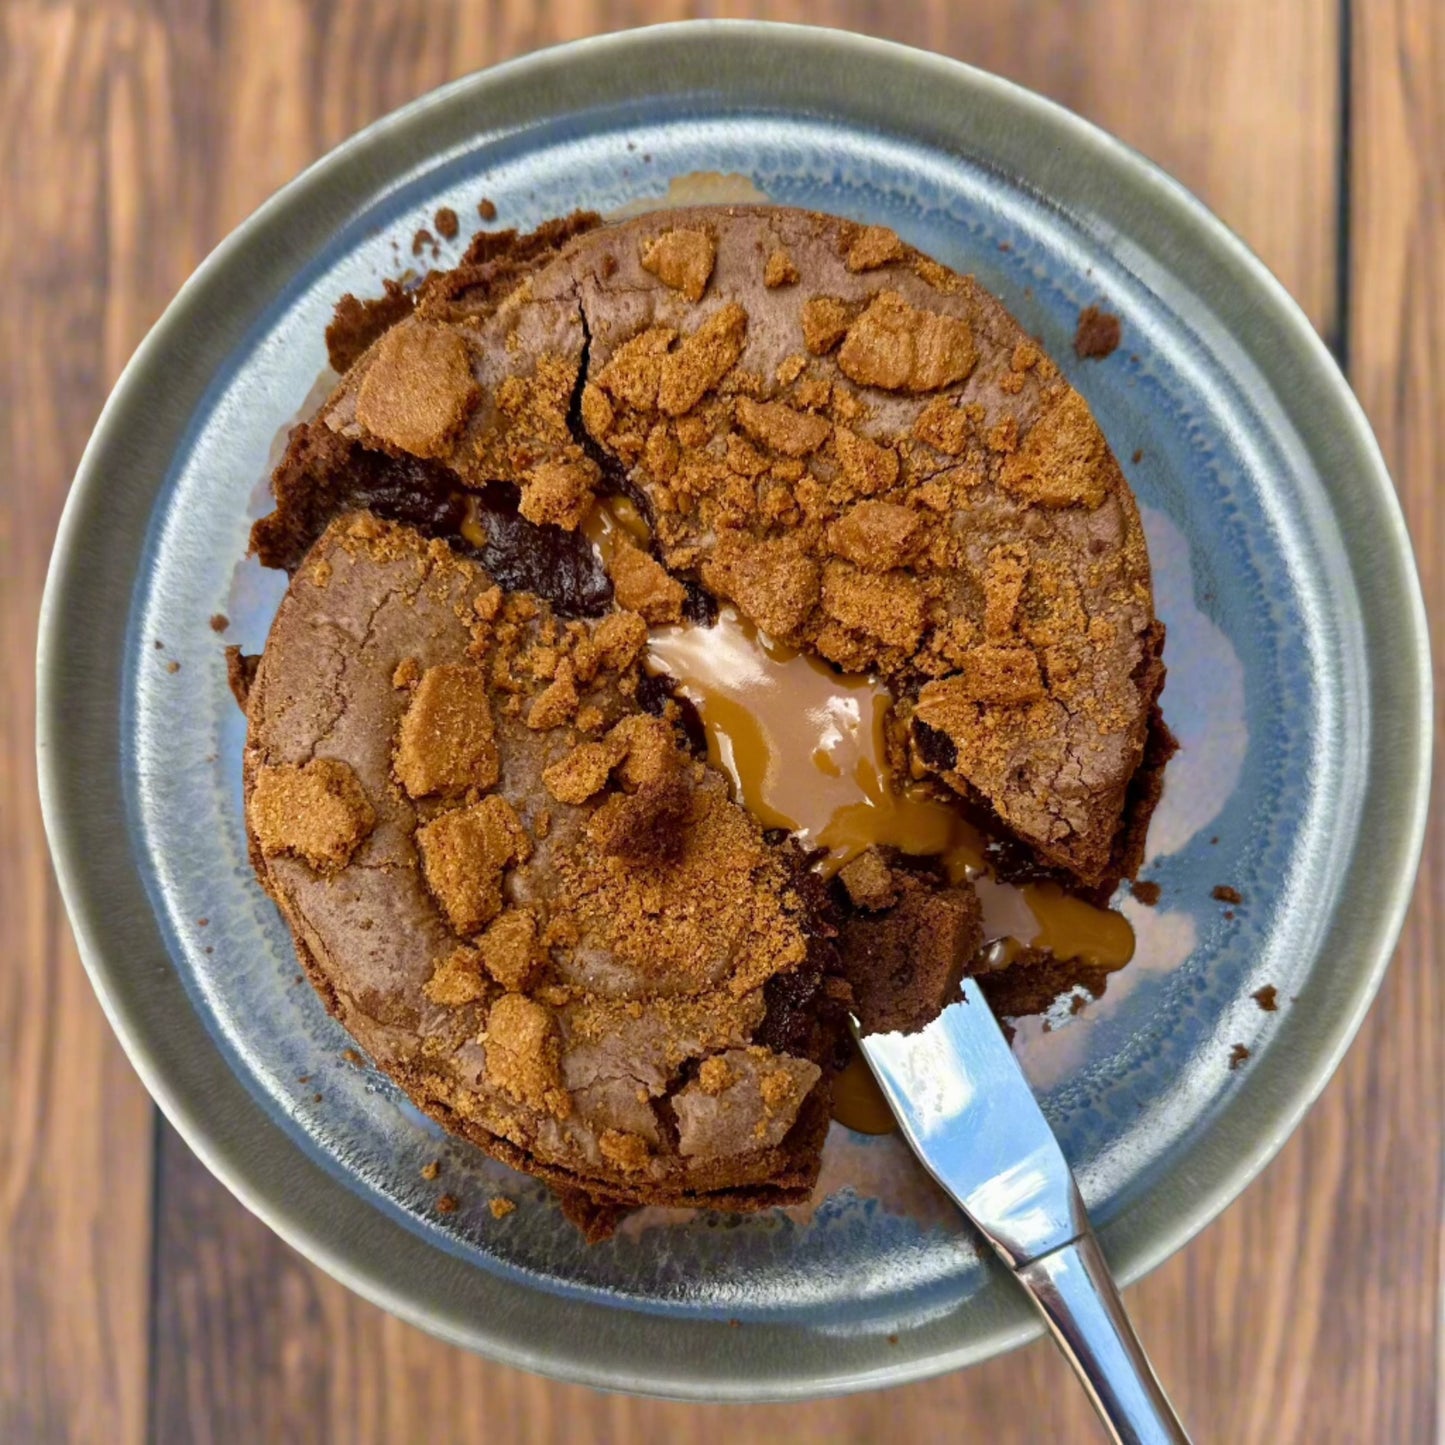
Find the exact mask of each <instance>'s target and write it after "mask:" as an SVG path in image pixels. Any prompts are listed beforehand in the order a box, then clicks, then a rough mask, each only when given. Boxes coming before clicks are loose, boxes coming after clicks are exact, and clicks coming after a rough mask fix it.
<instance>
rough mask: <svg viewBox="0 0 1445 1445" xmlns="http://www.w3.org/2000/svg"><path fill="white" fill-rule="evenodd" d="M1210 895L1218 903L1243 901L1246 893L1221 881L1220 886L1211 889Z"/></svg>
mask: <svg viewBox="0 0 1445 1445" xmlns="http://www.w3.org/2000/svg"><path fill="white" fill-rule="evenodd" d="M1209 896H1210V897H1211V898H1212V899H1214V901H1215V902H1216V903H1236V904H1237V903H1243V902H1244V895H1243V894H1242V893H1240V891H1239V889H1238V888H1231V887H1230V886H1229V884H1227V883H1221V884H1219V886H1218V887H1216V888H1212V889H1210V892H1209Z"/></svg>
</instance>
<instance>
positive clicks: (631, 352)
mask: <svg viewBox="0 0 1445 1445" xmlns="http://www.w3.org/2000/svg"><path fill="white" fill-rule="evenodd" d="M676 340H677V332H676V331H674V330H673V329H672V328H671V327H670V326H650V327H649V328H648V329H647V330H646V331H641V332H639V333H638V334H637V335H636V336H634V337H632V338H631V339H630V340H627V341H624V342H623V343H622V345H621V346H619V347H618V348H617V350H616V351H614V352H613V353H612V355H611V357H610V358H609V359H608V361H607V364H606V365H605V366H604V367H602V369H601V370H600V371H598V372H597V376H596V384H597V386H598V387H599V388H600V389H601V390H602V391H604V392H606V393H607V394H608V395H610V396H613V397H616V399H617V400H618V401H621V402H625V403H626V404H627V405H628V406H632V407H636V408H637V410H638V411H651V410H652V409H653V408H654V407H656V405H657V390H658V387H659V386H661V384H662V361H663V357H664V356H666V355H667V351H668V348H669V347H670V346H671V345H672V343H673V342H674V341H676ZM599 440H600V438H599Z"/></svg>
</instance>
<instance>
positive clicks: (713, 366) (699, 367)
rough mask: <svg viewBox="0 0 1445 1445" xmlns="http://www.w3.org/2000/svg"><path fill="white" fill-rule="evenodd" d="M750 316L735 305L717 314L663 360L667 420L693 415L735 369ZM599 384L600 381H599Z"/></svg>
mask: <svg viewBox="0 0 1445 1445" xmlns="http://www.w3.org/2000/svg"><path fill="white" fill-rule="evenodd" d="M747 334H748V313H747V312H746V311H744V310H743V308H742V307H741V306H739V305H738V303H737V302H736V301H729V302H728V303H727V305H726V306H723V307H721V308H720V309H719V310H717V311H714V312H713V314H712V315H711V316H709V317H708V319H707V320H706V321H704V322H703V324H702V325H701V326H699V327H698V329H697V330H696V331H694V332H693V333H692V335H691V336H686V337H684V338H683V339H682V341H681V342H679V343H678V345H677V348H676V349H675V350H673V351H669V352H668V353H667V354H666V355H665V356H664V357H663V358H662V375H661V379H660V380H659V382H658V388H657V405H658V406H659V407H660V408H661V410H662V411H664V412H665V413H666V414H667V415H668V416H683V415H684V414H685V413H687V412H689V411H691V410H692V409H693V407H695V406H696V405H697V404H698V402H700V401H701V400H702V399H703V397H704V396H705V395H707V393H708V392H709V391H711V390H712V389H713V387H715V386H716V385H717V384H718V382H720V381H721V380H722V379H723V377H724V376H726V375H727V373H728V372H729V371H730V370H731V369H732V366H733V364H734V363H735V362H736V361H737V359H738V357H739V356H741V355H742V352H743V342H744V341H745V340H746V338H747ZM599 380H600V378H599Z"/></svg>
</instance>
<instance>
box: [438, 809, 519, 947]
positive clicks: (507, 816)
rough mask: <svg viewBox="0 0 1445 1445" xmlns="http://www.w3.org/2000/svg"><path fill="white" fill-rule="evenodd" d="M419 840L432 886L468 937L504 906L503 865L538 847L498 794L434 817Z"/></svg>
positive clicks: (444, 908) (507, 864)
mask: <svg viewBox="0 0 1445 1445" xmlns="http://www.w3.org/2000/svg"><path fill="white" fill-rule="evenodd" d="M416 841H417V847H418V849H419V850H420V852H421V857H422V872H423V874H424V876H425V878H426V881H427V885H428V886H429V887H430V888H431V891H432V893H433V894H434V895H435V896H436V899H437V901H438V902H439V903H440V904H441V906H442V909H443V911H444V912H445V913H446V915H447V918H448V920H449V921H450V923H451V925H452V927H453V928H454V929H456V931H457V932H458V933H460V934H461V935H462V936H463V937H466V936H468V935H470V934H473V933H476V932H477V931H478V930H479V929H481V928H483V927H484V926H485V925H486V924H488V923H490V922H491V921H492V919H493V918H495V917H496V916H497V914H498V913H500V912H501V911H502V873H503V870H504V869H506V868H507V867H508V866H509V865H511V864H512V863H515V862H523V861H525V860H526V859H527V858H528V857H530V856H531V852H532V845H531V840H530V839H529V838H528V837H527V834H526V832H525V830H524V829H523V827H522V823H521V820H520V819H519V818H518V817H517V814H516V812H515V811H514V810H513V808H512V805H511V804H510V803H509V802H507V801H506V799H505V798H500V797H497V796H496V795H495V794H493V795H491V796H489V797H486V798H483V799H482V801H481V802H480V803H474V804H472V805H471V806H470V807H466V808H455V809H453V810H452V811H451V812H447V813H442V814H440V815H439V816H437V817H436V818H433V819H432V821H431V822H429V823H427V824H425V825H424V826H422V827H420V828H418V829H417V831H416Z"/></svg>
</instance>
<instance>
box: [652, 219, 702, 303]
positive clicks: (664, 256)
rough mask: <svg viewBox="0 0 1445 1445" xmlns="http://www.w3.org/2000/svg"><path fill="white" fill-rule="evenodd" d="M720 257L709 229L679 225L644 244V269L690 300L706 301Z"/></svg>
mask: <svg viewBox="0 0 1445 1445" xmlns="http://www.w3.org/2000/svg"><path fill="white" fill-rule="evenodd" d="M716 260H717V242H716V241H715V240H713V238H712V236H711V235H710V234H709V233H708V232H707V231H701V230H688V229H685V228H682V227H679V228H677V229H675V230H671V231H664V232H663V233H662V234H661V235H660V236H655V237H653V239H652V240H651V241H644V242H643V246H642V269H643V270H644V271H651V272H652V274H653V275H654V276H656V277H657V279H658V280H659V281H661V282H662V284H663V285H664V286H670V287H672V289H673V290H674V291H681V292H682V294H683V295H684V296H686V297H687V299H688V300H689V301H701V300H702V294H703V292H704V291H706V290H707V283H708V279H709V278H710V277H711V276H712V268H713V263H714V262H715V261H716Z"/></svg>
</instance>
